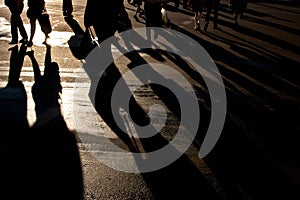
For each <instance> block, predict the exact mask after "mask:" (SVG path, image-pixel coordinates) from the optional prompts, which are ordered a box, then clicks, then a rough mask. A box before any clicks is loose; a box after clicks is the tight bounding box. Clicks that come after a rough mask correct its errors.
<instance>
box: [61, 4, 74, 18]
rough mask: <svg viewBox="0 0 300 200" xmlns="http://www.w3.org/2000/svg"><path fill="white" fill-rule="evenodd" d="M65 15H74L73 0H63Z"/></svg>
mask: <svg viewBox="0 0 300 200" xmlns="http://www.w3.org/2000/svg"><path fill="white" fill-rule="evenodd" d="M62 10H63V15H64V16H65V17H72V12H73V3H72V0H63V6H62Z"/></svg>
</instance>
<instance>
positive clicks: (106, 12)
mask: <svg viewBox="0 0 300 200" xmlns="http://www.w3.org/2000/svg"><path fill="white" fill-rule="evenodd" d="M99 4H100V6H99ZM84 25H85V27H86V28H87V27H90V26H93V27H94V29H95V32H96V34H97V37H98V40H99V42H102V41H104V40H105V39H107V38H109V37H110V36H113V35H114V34H115V32H116V31H121V30H124V29H130V28H132V25H131V21H130V19H129V17H128V14H127V12H126V10H125V7H124V2H123V0H110V1H105V2H102V1H101V2H99V1H97V0H87V4H86V8H85V13H84ZM120 26H126V27H120Z"/></svg>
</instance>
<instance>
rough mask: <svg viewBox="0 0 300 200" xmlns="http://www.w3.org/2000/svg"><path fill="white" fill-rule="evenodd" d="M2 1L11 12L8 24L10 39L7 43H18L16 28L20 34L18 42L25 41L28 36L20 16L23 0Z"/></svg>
mask: <svg viewBox="0 0 300 200" xmlns="http://www.w3.org/2000/svg"><path fill="white" fill-rule="evenodd" d="M4 3H5V5H6V6H7V7H8V8H9V10H10V12H11V17H10V24H11V37H12V40H11V41H10V42H9V44H18V29H19V31H20V34H21V36H22V39H21V40H20V42H21V43H26V42H27V40H28V36H27V33H26V30H25V27H24V24H23V21H22V18H21V13H22V11H23V8H24V0H5V2H4Z"/></svg>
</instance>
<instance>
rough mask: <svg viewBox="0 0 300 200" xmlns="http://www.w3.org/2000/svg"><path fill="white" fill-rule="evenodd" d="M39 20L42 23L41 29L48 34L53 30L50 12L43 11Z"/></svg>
mask: <svg viewBox="0 0 300 200" xmlns="http://www.w3.org/2000/svg"><path fill="white" fill-rule="evenodd" d="M38 20H39V23H40V25H41V29H42V31H43V33H45V34H46V35H48V34H49V33H51V32H52V26H51V23H50V18H49V14H48V13H47V12H43V13H42V15H41V16H40V17H39V19H38Z"/></svg>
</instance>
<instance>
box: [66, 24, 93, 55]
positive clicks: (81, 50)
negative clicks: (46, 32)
mask: <svg viewBox="0 0 300 200" xmlns="http://www.w3.org/2000/svg"><path fill="white" fill-rule="evenodd" d="M68 44H69V47H70V50H71V52H72V54H73V56H74V57H75V58H77V59H79V60H82V59H85V58H86V57H87V55H88V54H89V53H90V52H91V51H92V50H93V49H94V48H95V47H97V46H99V43H98V38H97V36H96V33H95V30H94V28H93V27H88V28H86V30H85V32H84V33H83V34H75V35H73V36H71V38H70V39H69V41H68Z"/></svg>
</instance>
